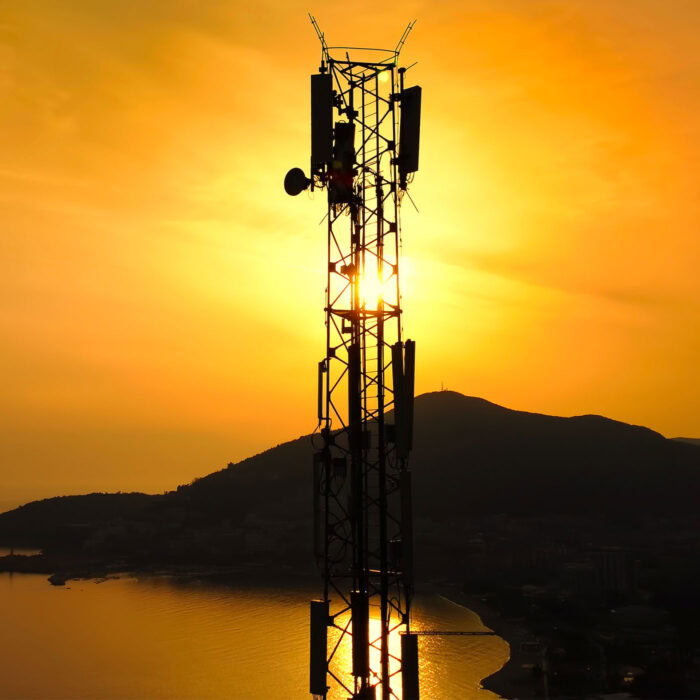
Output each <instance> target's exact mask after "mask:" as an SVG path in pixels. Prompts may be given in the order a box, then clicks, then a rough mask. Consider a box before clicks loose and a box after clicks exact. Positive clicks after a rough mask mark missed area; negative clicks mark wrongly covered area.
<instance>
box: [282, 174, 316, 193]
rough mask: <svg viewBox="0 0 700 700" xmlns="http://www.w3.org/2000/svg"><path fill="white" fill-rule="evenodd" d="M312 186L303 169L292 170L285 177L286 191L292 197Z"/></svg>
mask: <svg viewBox="0 0 700 700" xmlns="http://www.w3.org/2000/svg"><path fill="white" fill-rule="evenodd" d="M310 184H311V180H309V178H308V177H306V175H304V171H303V170H302V169H301V168H292V169H291V170H290V171H289V172H288V173H287V174H286V175H285V177H284V191H285V192H286V193H287V194H289V195H291V196H292V197H296V196H297V195H298V194H299V193H300V192H303V191H304V190H305V189H306V188H307V187H308V186H309V185H310Z"/></svg>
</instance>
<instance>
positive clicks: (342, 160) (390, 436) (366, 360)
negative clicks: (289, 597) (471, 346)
mask: <svg viewBox="0 0 700 700" xmlns="http://www.w3.org/2000/svg"><path fill="white" fill-rule="evenodd" d="M311 22H312V24H313V26H314V29H315V30H316V33H317V35H318V38H319V40H320V42H321V65H320V68H319V72H318V73H316V74H314V75H312V76H311V169H310V173H309V177H307V176H306V175H305V174H304V172H303V171H302V170H301V169H300V168H293V169H292V170H290V171H289V172H288V173H287V176H286V178H285V181H284V186H285V190H286V191H287V193H288V194H290V195H298V194H299V193H300V192H302V191H303V190H305V189H307V188H309V187H310V188H311V190H315V189H325V190H326V191H327V200H328V211H327V215H326V216H327V231H328V240H327V249H328V269H327V286H326V303H325V324H326V353H325V357H324V358H323V360H321V362H319V364H318V422H319V434H317V435H315V447H316V451H315V454H314V461H313V504H314V506H313V510H314V535H313V536H314V551H315V555H316V558H317V561H318V563H319V566H320V568H321V570H322V573H323V581H324V587H323V598H322V599H320V600H314V601H311V640H310V641H311V644H310V686H309V690H310V692H311V694H312V695H313V696H315V697H316V698H319V699H324V700H325V699H326V698H333V699H336V698H337V699H338V700H340V698H349V700H368V699H371V700H390V699H391V698H403V700H418V697H419V688H418V637H417V636H416V634H415V633H413V632H412V631H411V602H412V596H413V546H412V545H413V535H412V514H411V473H410V471H409V469H408V455H409V452H410V449H411V442H412V432H413V385H414V368H415V344H414V342H413V341H411V340H404V337H403V326H402V309H401V288H400V285H399V258H400V249H401V227H400V222H399V213H400V206H401V201H402V199H403V196H404V194H406V189H407V186H408V184H409V182H410V179H411V178H412V177H413V173H415V172H416V171H417V170H418V145H419V133H420V106H421V88H420V87H418V86H412V87H406V86H405V84H404V81H405V74H406V70H407V69H406V68H400V67H399V65H398V59H399V53H400V51H401V48H402V46H403V44H404V42H405V40H406V37H407V36H408V33H409V32H410V30H411V28H412V27H413V24H414V23H411V24H409V25H408V27H407V28H406V30H405V31H404V33H403V35H402V37H401V39H400V41H399V43H398V45H397V46H396V48H395V49H391V50H385V49H364V48H350V47H344V46H343V47H330V46H328V45H327V44H326V41H325V38H324V35H323V34H322V33H321V31H320V29H319V27H318V24H317V23H316V20H315V19H314V18H313V17H311ZM350 52H352V54H353V56H352V57H351V55H350ZM359 59H362V60H359Z"/></svg>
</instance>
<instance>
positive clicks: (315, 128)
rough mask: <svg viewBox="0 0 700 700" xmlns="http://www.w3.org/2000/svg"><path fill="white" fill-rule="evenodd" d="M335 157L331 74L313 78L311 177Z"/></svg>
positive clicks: (321, 74) (319, 74)
mask: <svg viewBox="0 0 700 700" xmlns="http://www.w3.org/2000/svg"><path fill="white" fill-rule="evenodd" d="M332 155H333V83H332V79H331V76H330V73H317V74H316V75H312V76H311V177H312V179H313V176H314V175H315V174H317V173H319V172H323V171H324V169H325V166H326V164H327V163H328V162H329V161H330V160H331V157H332Z"/></svg>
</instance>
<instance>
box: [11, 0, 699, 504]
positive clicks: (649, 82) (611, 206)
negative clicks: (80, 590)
mask: <svg viewBox="0 0 700 700" xmlns="http://www.w3.org/2000/svg"><path fill="white" fill-rule="evenodd" d="M378 5H379V4H378V3H376V2H355V3H352V4H343V3H328V2H317V3H316V4H314V3H311V4H309V3H308V2H304V3H298V2H296V1H295V0H293V1H291V2H275V3H271V2H254V3H251V2H238V1H237V0H226V2H211V1H209V0H200V1H198V2H191V1H185V0H160V1H151V2H144V0H120V1H119V2H115V1H114V0H109V1H107V0H55V1H49V0H27V1H26V2H15V3H11V4H10V3H5V4H4V5H3V10H2V13H0V100H1V104H2V108H1V109H0V183H1V187H0V202H1V205H0V206H1V208H2V209H1V211H2V233H1V234H0V260H1V261H2V275H1V276H0V336H1V337H0V341H1V342H0V362H1V366H2V382H3V388H2V392H1V393H0V396H1V399H0V417H1V419H2V421H3V428H2V440H0V502H5V503H13V504H14V503H19V502H22V501H24V500H28V499H31V498H36V497H41V496H48V495H55V494H63V493H69V492H86V491H93V490H117V489H121V490H147V491H163V490H165V489H170V488H174V487H175V486H176V485H177V484H179V483H183V482H187V481H190V480H191V479H192V478H194V477H195V476H199V475H203V474H205V473H208V472H210V471H213V470H214V469H217V468H220V467H222V466H224V465H225V464H226V463H227V462H228V461H236V460H238V459H241V458H243V457H246V456H249V455H251V454H253V453H255V452H259V451H262V450H263V449H266V448H268V447H271V446H273V445H275V444H277V443H279V442H282V441H285V440H288V439H292V438H295V437H297V436H299V435H301V434H304V433H307V432H310V431H311V430H312V429H313V428H314V425H315V392H316V385H315V381H316V379H315V373H316V363H317V361H318V360H319V359H320V358H321V357H322V355H323V352H324V333H323V325H322V324H323V290H324V283H325V252H326V251H325V243H324V239H325V229H324V227H323V226H322V225H321V226H320V225H318V224H319V221H320V220H321V218H322V217H323V215H324V213H325V204H324V196H323V194H322V193H319V194H316V196H315V198H313V199H311V197H310V196H307V193H304V194H302V195H301V196H299V197H297V198H290V197H287V196H286V195H285V193H284V191H283V189H282V179H283V177H284V174H285V173H286V171H287V170H288V169H289V168H290V167H292V166H295V165H300V166H302V167H304V168H305V169H307V168H308V158H309V95H308V86H309V74H310V73H312V72H315V71H316V70H317V68H318V63H319V45H318V41H317V39H316V37H315V35H314V33H313V30H312V27H311V25H310V23H309V20H308V18H307V15H306V12H307V10H311V11H312V12H313V13H314V14H315V15H316V17H317V19H318V21H319V24H320V25H321V28H322V29H323V30H324V31H325V33H326V36H327V38H328V40H329V42H330V43H331V44H355V45H370V46H372V45H373V46H382V47H389V48H393V46H394V45H395V44H396V42H397V40H398V38H399V36H400V35H401V32H402V31H403V29H404V27H405V26H406V24H407V22H408V21H409V20H411V19H414V18H417V19H418V23H417V24H416V27H415V29H414V30H413V33H412V34H411V36H410V38H409V40H408V42H407V44H406V47H405V49H404V53H403V56H402V58H403V62H404V63H405V64H410V63H413V62H414V61H418V65H417V66H415V68H412V69H411V71H410V72H409V74H408V77H410V78H411V81H410V82H415V83H419V84H421V85H422V86H423V132H422V142H421V170H420V172H419V173H417V175H416V178H415V183H414V185H413V189H412V191H411V194H412V197H413V199H414V200H415V202H416V204H417V205H418V208H419V209H420V214H417V213H416V212H415V211H414V210H413V208H412V207H411V206H410V205H407V206H404V210H403V231H404V254H405V262H406V264H405V267H404V273H405V274H404V282H405V288H404V301H405V310H406V311H405V327H406V330H407V332H408V335H409V336H410V337H413V338H415V339H416V341H417V358H418V369H417V387H416V389H417V392H418V393H422V392H426V391H433V390H437V389H439V388H440V387H441V385H443V384H444V386H445V387H446V388H449V389H454V390H457V391H460V392H463V393H465V394H470V395H476V396H481V397H483V398H486V399H489V400H491V401H494V402H496V403H499V404H502V405H505V406H508V407H510V408H517V409H523V410H529V411H537V412H543V413H553V414H558V415H574V414H582V413H599V414H603V415H607V416H610V417H612V418H617V419H619V420H623V421H627V422H631V423H638V424H643V425H647V426H649V427H651V428H653V429H655V430H658V431H660V432H662V433H663V434H664V435H667V436H669V437H672V436H677V435H686V436H691V437H692V436H694V437H700V372H699V371H698V358H699V357H700V274H699V271H700V236H699V230H700V199H699V196H698V195H699V194H700V160H699V156H700V51H698V44H697V41H698V39H697V37H698V35H699V34H700V2H698V0H549V1H546V0H467V1H459V2H424V3H422V2H406V3H403V4H400V5H396V4H392V5H390V6H389V5H387V6H386V7H387V9H384V10H382V9H377V8H378ZM351 9H352V10H353V13H352V14H350V10H351ZM0 505H2V503H0ZM1 509H2V508H0V510H1Z"/></svg>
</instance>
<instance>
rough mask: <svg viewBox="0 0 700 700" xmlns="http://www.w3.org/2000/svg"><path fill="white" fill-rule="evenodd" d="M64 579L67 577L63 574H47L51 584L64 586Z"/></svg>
mask: <svg viewBox="0 0 700 700" xmlns="http://www.w3.org/2000/svg"><path fill="white" fill-rule="evenodd" d="M66 580H67V577H66V576H64V575H63V574H51V576H49V583H50V584H51V585H52V586H65V585H66Z"/></svg>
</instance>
